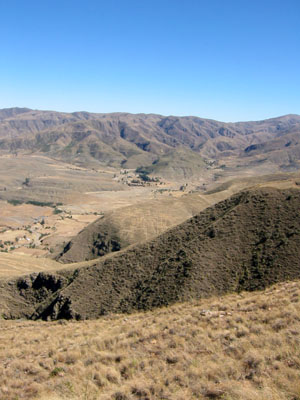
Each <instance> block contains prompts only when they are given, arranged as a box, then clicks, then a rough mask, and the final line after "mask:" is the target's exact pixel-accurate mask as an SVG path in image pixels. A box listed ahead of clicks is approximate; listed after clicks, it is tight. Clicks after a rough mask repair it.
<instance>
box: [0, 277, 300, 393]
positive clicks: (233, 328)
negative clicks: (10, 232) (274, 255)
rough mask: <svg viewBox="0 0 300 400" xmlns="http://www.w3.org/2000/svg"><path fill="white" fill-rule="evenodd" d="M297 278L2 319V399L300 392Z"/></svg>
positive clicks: (299, 315) (0, 356)
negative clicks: (62, 315) (46, 317)
mask: <svg viewBox="0 0 300 400" xmlns="http://www.w3.org/2000/svg"><path fill="white" fill-rule="evenodd" d="M299 296H300V281H297V282H289V283H281V284H278V285H275V286H273V287H272V288H269V289H267V290H265V291H262V292H251V293H244V292H242V293H240V294H229V295H226V296H224V297H220V298H211V299H206V300H201V301H197V302H193V303H182V304H176V305H174V306H172V307H168V308H160V309H156V310H154V311H151V312H144V313H135V314H131V315H108V316H105V317H102V318H100V319H98V320H89V321H68V322H67V321H64V320H60V321H56V322H33V321H25V320H24V321H23V320H22V321H21V320H18V321H5V320H2V321H1V330H0V398H1V399H2V400H8V399H15V400H16V399H35V398H36V399H52V400H54V399H83V400H93V399H103V400H104V399H113V400H126V399H132V400H134V399H143V400H146V399H170V400H171V399H174V400H175V399H176V400H180V399H182V400H184V399H224V400H225V399H226V400H238V399H243V400H253V399H264V400H282V399H289V400H297V399H300V379H299V378H300V346H299V344H300V302H299Z"/></svg>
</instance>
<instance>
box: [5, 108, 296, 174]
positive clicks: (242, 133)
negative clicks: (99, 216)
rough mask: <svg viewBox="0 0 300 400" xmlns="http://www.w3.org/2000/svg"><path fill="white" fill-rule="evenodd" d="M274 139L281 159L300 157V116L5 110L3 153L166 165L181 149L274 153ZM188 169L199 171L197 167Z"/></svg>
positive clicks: (203, 156)
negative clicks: (223, 118)
mask: <svg viewBox="0 0 300 400" xmlns="http://www.w3.org/2000/svg"><path fill="white" fill-rule="evenodd" d="M285 138H287V140H285ZM271 142H272V144H273V148H272V151H283V152H284V156H279V161H278V162H279V163H280V162H281V161H282V159H284V163H286V162H289V159H290V158H291V159H292V160H291V161H293V160H294V159H299V158H300V145H299V143H300V116H299V115H286V116H282V117H278V118H272V119H267V120H263V121H254V122H237V123H224V122H219V121H214V120H210V119H203V118H199V117H192V116H187V117H176V116H162V115H156V114H129V113H111V114H95V113H88V112H74V113H60V112H55V111H38V110H31V109H27V108H11V109H3V110H0V152H1V153H16V152H27V153H39V154H41V153H42V154H46V155H47V156H50V157H54V158H57V159H63V160H66V161H68V162H72V163H77V164H85V165H92V164H95V163H101V164H102V165H108V166H114V167H125V168H136V167H139V166H152V165H154V166H155V165H161V164H163V165H164V166H165V164H166V162H165V158H167V160H168V161H167V163H172V158H173V154H174V153H175V152H176V151H177V150H178V149H179V148H180V149H181V151H182V152H186V154H185V156H184V157H183V159H184V158H185V159H191V154H197V155H199V159H200V160H218V159H223V158H226V157H239V158H242V159H243V158H245V157H246V158H249V156H252V155H255V156H257V153H258V152H259V154H266V153H268V152H269V150H268V149H269V147H270V146H269V145H268V144H269V143H271ZM288 143H289V144H288ZM191 152H192V153H191ZM277 158H278V157H277ZM275 162H276V161H275ZM175 167H176V166H175ZM295 168H296V167H295ZM153 169H154V170H155V168H153ZM182 169H183V167H181V170H182ZM194 169H195V170H196V171H198V170H199V164H198V165H197V166H195V167H194ZM185 173H186V174H193V168H190V169H189V170H188V172H185Z"/></svg>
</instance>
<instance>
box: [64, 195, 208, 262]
mask: <svg viewBox="0 0 300 400" xmlns="http://www.w3.org/2000/svg"><path fill="white" fill-rule="evenodd" d="M212 203H214V201H213V198H210V197H209V196H206V197H205V196H203V195H200V194H186V195H183V196H181V197H179V198H176V197H175V198H174V197H172V196H170V197H166V198H158V199H154V200H150V201H145V202H141V203H139V204H136V205H132V206H128V207H122V208H119V209H117V210H115V211H112V212H108V213H106V214H105V216H104V217H101V218H99V219H97V220H96V221H95V222H93V223H92V224H90V225H88V226H87V227H86V228H85V229H83V230H82V231H81V232H79V234H78V235H76V236H75V237H74V238H72V240H71V241H69V242H68V243H67V244H66V246H65V248H64V249H63V251H62V253H61V254H60V255H59V256H58V257H57V259H58V260H59V261H60V262H64V263H73V262H80V261H86V260H92V259H95V258H97V257H101V256H104V255H106V254H108V253H110V252H113V251H118V250H120V249H123V248H125V247H127V246H129V245H132V244H135V243H138V242H145V241H146V240H150V239H152V238H154V237H155V236H158V235H159V234H161V233H162V232H164V231H166V230H167V229H168V228H170V227H172V226H175V225H178V224H180V223H182V222H183V221H185V220H187V219H189V218H191V217H192V216H194V215H196V214H198V213H199V212H200V211H202V210H203V209H204V208H206V207H207V206H209V205H211V204H212Z"/></svg>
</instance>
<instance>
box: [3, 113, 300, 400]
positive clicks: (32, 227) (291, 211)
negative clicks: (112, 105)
mask: <svg viewBox="0 0 300 400" xmlns="http://www.w3.org/2000/svg"><path fill="white" fill-rule="evenodd" d="M298 140H299V142H298ZM298 143H300V117H299V116H297V115H287V116H283V117H279V118H274V119H270V120H265V121H257V122H240V123H222V122H218V121H212V120H205V119H201V118H196V117H174V116H169V117H165V116H161V115H154V114H137V115H133V114H125V113H113V114H91V113H84V112H80V113H58V112H53V111H38V110H30V109H19V108H13V109H5V110H0V316H1V321H0V324H1V329H0V336H1V346H2V347H1V346H0V359H1V367H0V368H1V371H0V372H1V376H2V378H1V379H0V397H1V399H2V398H3V400H10V399H21V398H24V399H45V400H46V399H50V400H51V399H52V400H57V399H68V398H74V399H85V400H86V399H98V398H99V399H103V400H104V399H107V400H108V399H112V400H113V399H115V400H128V399H130V400H134V399H140V400H146V399H151V400H152V399H157V398H160V399H172V400H173V399H174V400H179V399H186V398H188V399H203V400H207V399H228V400H242V399H245V400H248V399H249V400H250V399H261V398H263V399H266V400H279V399H286V400H291V399H293V400H294V399H296V398H297V396H298V394H299V393H300V392H299V385H298V384H297V377H298V375H297V374H298V372H299V368H298V367H299V355H298V353H295V354H292V351H291V349H292V348H295V346H297V341H298V330H299V329H298V328H299V327H298V325H297V324H298V317H297V312H298V309H297V307H298V297H299V279H300V270H299V261H298V260H299V249H300V225H299V204H300V164H299V160H300V153H299V149H300V147H299V146H300V145H299V144H298ZM28 360H29V361H28ZM204 365H205V366H206V367H205V368H204ZM78 377H81V378H82V379H78ZM199 377H201V379H199Z"/></svg>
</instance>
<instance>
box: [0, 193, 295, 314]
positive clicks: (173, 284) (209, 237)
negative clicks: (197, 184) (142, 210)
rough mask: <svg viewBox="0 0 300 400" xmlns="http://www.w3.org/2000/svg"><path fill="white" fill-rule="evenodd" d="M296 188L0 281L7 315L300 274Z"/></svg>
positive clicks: (106, 308) (103, 307)
mask: <svg viewBox="0 0 300 400" xmlns="http://www.w3.org/2000/svg"><path fill="white" fill-rule="evenodd" d="M299 205H300V191H299V190H295V189H294V190H292V189H291V190H277V189H267V188H266V189H261V190H252V191H245V192H240V193H238V194H236V195H234V196H232V197H231V198H229V199H227V200H225V201H222V202H220V203H218V204H216V205H215V206H213V207H211V208H208V209H206V210H204V211H203V212H201V213H200V214H199V215H197V216H195V217H193V218H192V219H190V220H188V221H187V222H184V223H183V224H181V225H179V226H177V227H175V228H173V229H171V230H169V231H167V232H166V233H164V234H163V235H161V236H159V237H158V238H156V239H155V240H152V241H150V242H147V243H145V244H143V245H139V246H135V247H132V248H129V249H128V250H125V251H121V252H119V253H118V254H116V255H115V256H106V257H104V258H103V259H100V260H96V261H95V262H93V263H90V265H89V266H87V267H82V268H77V269H74V268H73V269H72V268H69V269H67V270H65V271H58V272H57V273H54V274H50V273H49V274H46V273H40V274H34V275H31V276H28V277H24V278H19V279H16V280H11V281H10V282H2V283H1V298H0V304H1V313H2V314H3V315H5V316H6V317H21V316H25V317H28V318H34V319H35V318H53V319H57V318H77V319H78V318H95V317H98V316H100V315H103V314H106V313H108V312H130V311H132V310H137V309H144V310H145V309H151V308H154V307H157V306H163V305H169V304H172V303H174V302H177V301H184V300H188V299H192V298H198V297H207V296H212V295H216V294H218V295H220V294H222V293H226V292H229V291H240V290H244V289H246V290H254V289H262V288H265V287H266V286H268V285H270V284H272V283H275V282H279V281H283V280H287V279H294V278H298V277H300V268H299V252H300V221H299Z"/></svg>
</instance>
